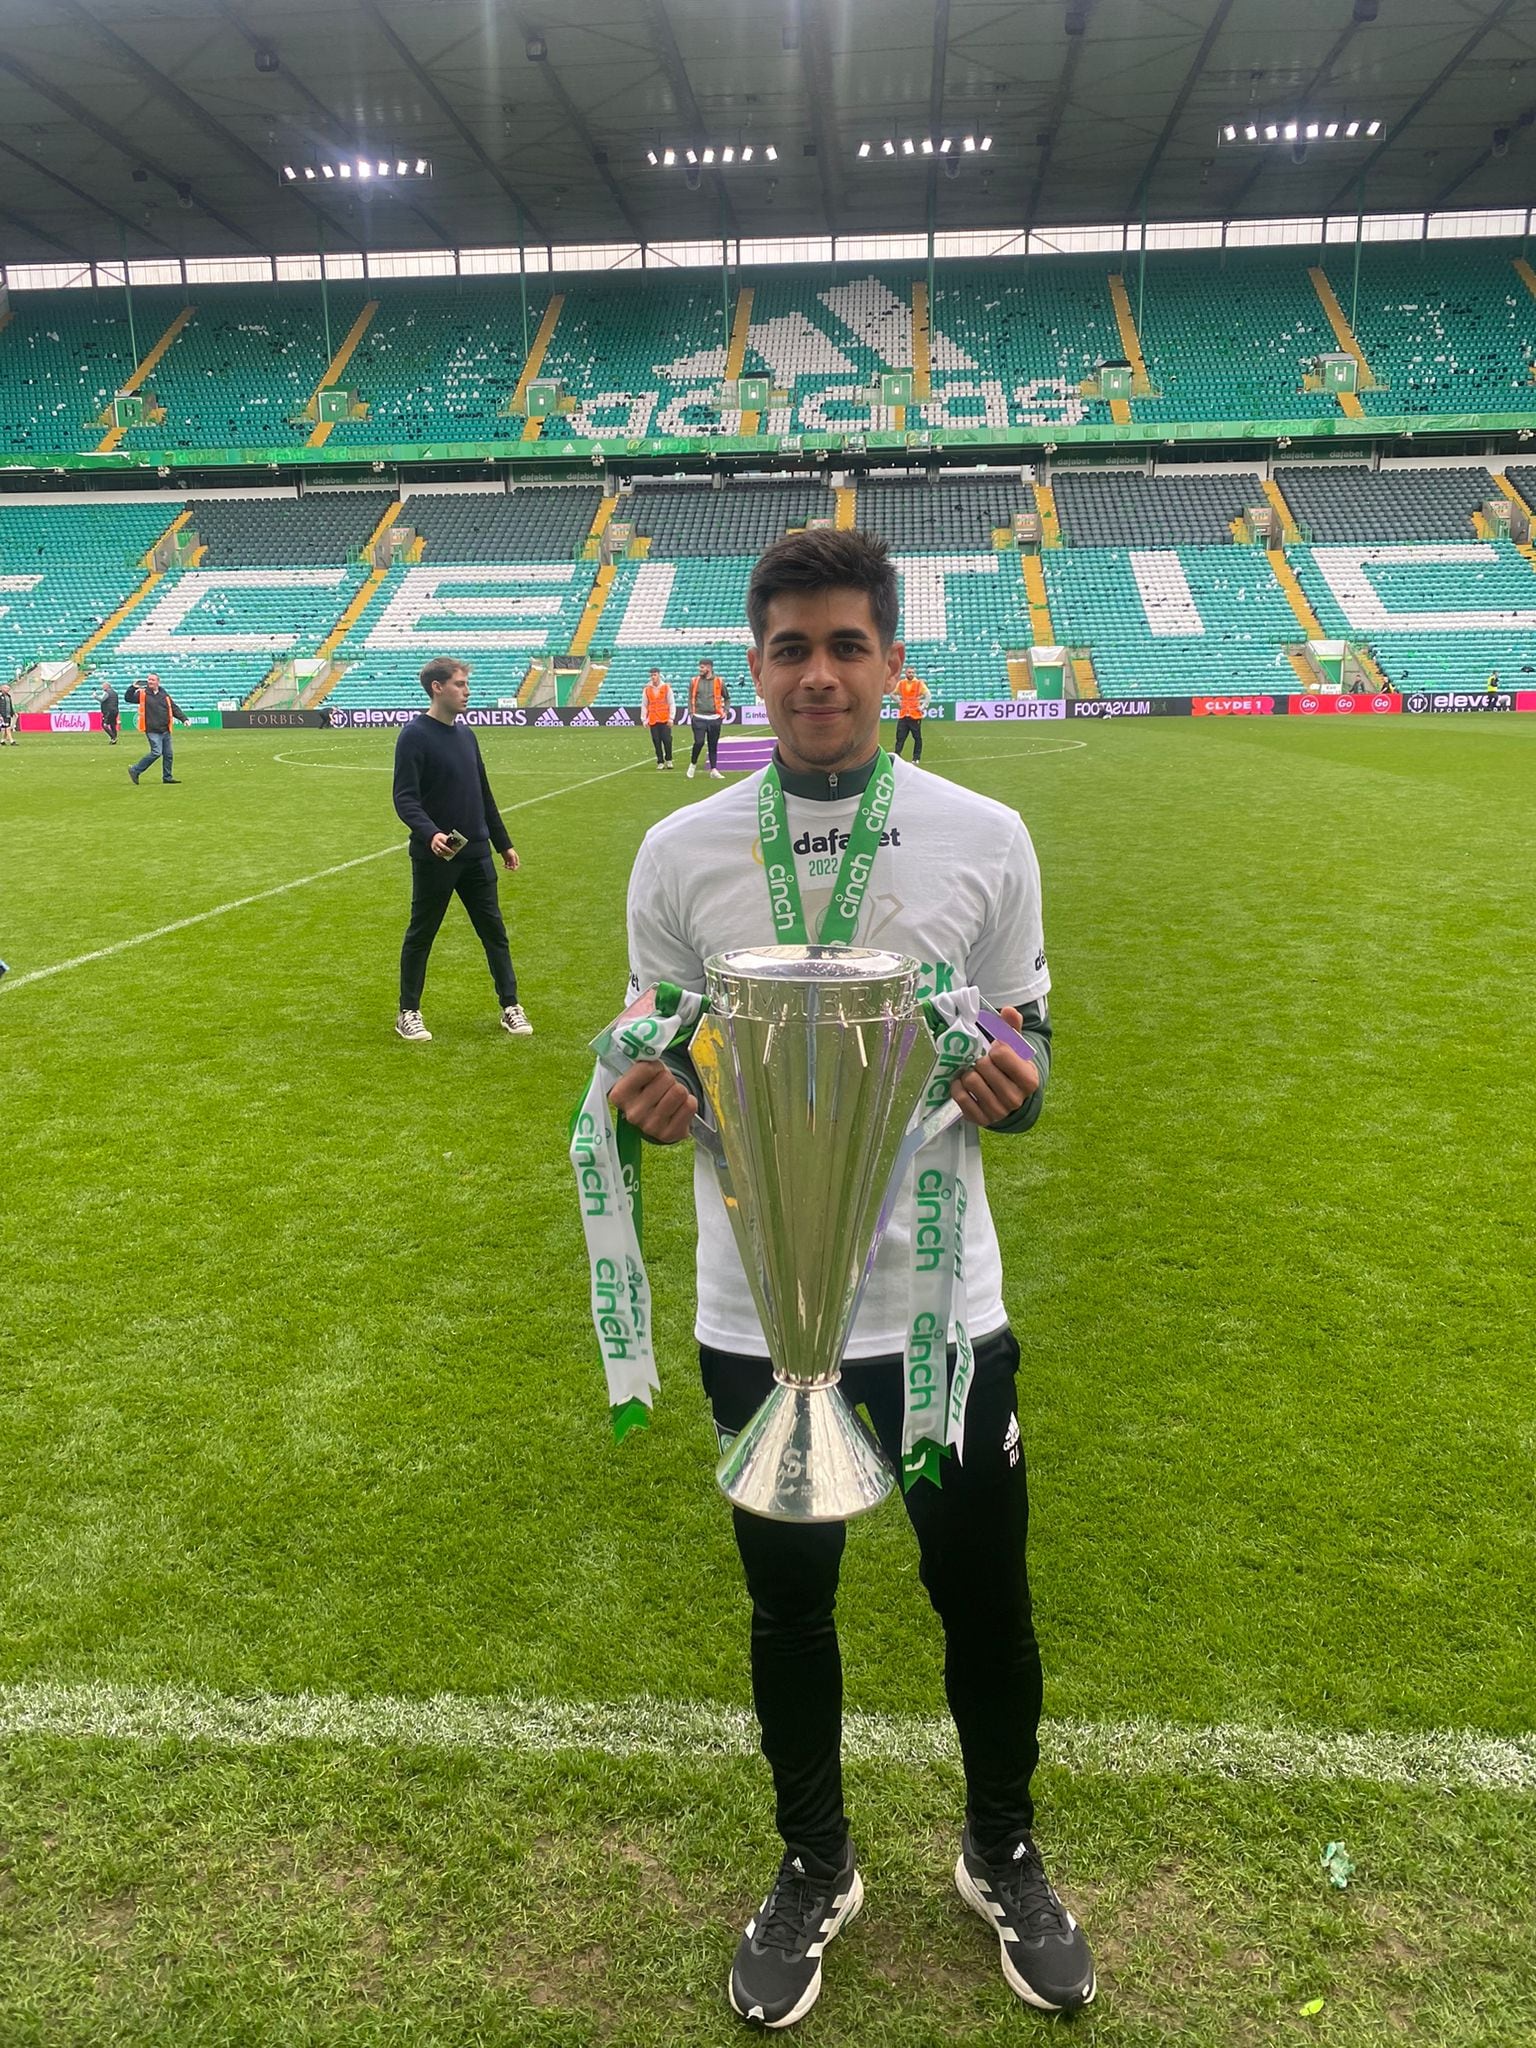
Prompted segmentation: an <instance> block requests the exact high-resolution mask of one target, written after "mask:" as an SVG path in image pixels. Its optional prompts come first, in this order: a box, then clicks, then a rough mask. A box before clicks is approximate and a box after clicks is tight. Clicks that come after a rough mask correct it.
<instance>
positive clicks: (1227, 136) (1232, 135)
mask: <svg viewBox="0 0 1536 2048" xmlns="http://www.w3.org/2000/svg"><path fill="white" fill-rule="evenodd" d="M1221 133H1222V139H1223V140H1224V141H1226V142H1236V140H1237V130H1236V129H1235V128H1233V127H1232V126H1230V124H1229V125H1228V126H1227V127H1225V128H1223V129H1222V131H1221Z"/></svg>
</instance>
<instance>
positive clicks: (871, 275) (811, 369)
mask: <svg viewBox="0 0 1536 2048" xmlns="http://www.w3.org/2000/svg"><path fill="white" fill-rule="evenodd" d="M911 367H912V276H911V273H909V272H906V271H884V270H882V271H879V272H868V273H865V274H864V275H863V276H859V277H850V276H849V275H848V273H847V271H846V270H844V271H841V272H839V271H835V270H832V269H831V268H830V267H829V268H827V269H821V268H818V267H816V266H814V265H806V266H799V267H796V268H794V269H789V270H773V271H768V272H765V273H764V274H763V276H762V277H761V278H759V279H757V280H755V281H754V282H753V297H752V322H751V326H750V329H749V330H748V334H747V347H746V355H745V358H744V361H743V364H742V374H743V375H745V376H751V375H754V374H755V375H758V376H768V377H770V378H771V379H772V380H773V383H774V384H775V386H777V387H780V388H782V389H784V390H786V391H788V393H789V394H790V398H789V405H788V406H787V407H785V408H780V409H779V410H778V411H776V412H774V413H773V414H772V415H771V416H770V419H769V427H770V430H771V431H773V432H775V433H791V432H794V433H800V432H804V433H822V432H837V431H838V430H840V429H841V430H843V431H855V432H857V431H861V430H868V429H874V430H876V431H883V430H886V429H889V428H891V427H893V426H894V425H895V414H894V411H893V409H892V408H891V407H888V406H884V405H881V404H880V403H879V402H878V395H877V396H876V398H875V399H873V400H872V398H871V387H872V386H877V385H878V380H879V375H880V372H881V370H883V369H910V368H911Z"/></svg>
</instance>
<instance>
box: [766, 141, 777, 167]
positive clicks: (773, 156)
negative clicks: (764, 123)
mask: <svg viewBox="0 0 1536 2048" xmlns="http://www.w3.org/2000/svg"><path fill="white" fill-rule="evenodd" d="M763 155H764V156H765V157H767V159H768V161H769V163H771V164H776V163H777V162H778V160H779V152H778V151H777V150H776V149H775V148H774V146H773V144H772V143H771V142H770V143H769V145H768V147H767V148H766V149H765V150H764V151H763Z"/></svg>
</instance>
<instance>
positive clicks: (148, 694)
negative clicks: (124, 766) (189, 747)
mask: <svg viewBox="0 0 1536 2048" xmlns="http://www.w3.org/2000/svg"><path fill="white" fill-rule="evenodd" d="M128 702H129V703H130V704H137V705H138V707H139V731H140V732H141V733H143V735H144V738H145V740H146V742H147V743H148V746H149V752H148V753H147V754H146V755H145V756H144V758H143V760H142V761H135V762H134V764H133V766H132V767H131V768H130V769H129V770H128V780H129V781H130V782H131V783H132V784H133V785H134V787H135V788H137V787H138V781H139V777H140V776H141V775H142V774H143V773H144V770H145V769H146V768H153V767H154V765H155V763H156V762H157V761H158V762H159V763H160V780H161V781H162V782H175V781H176V780H177V779H178V778H177V777H176V776H174V775H173V774H172V773H171V720H172V719H173V718H174V719H175V721H176V723H177V724H178V725H185V724H186V722H187V720H186V714H185V713H184V712H183V710H182V708H181V706H180V705H179V704H178V703H177V702H176V700H175V698H174V697H172V696H171V694H170V692H169V691H168V690H162V689H161V687H160V678H159V677H158V676H146V677H145V678H144V681H143V682H142V683H135V684H134V685H133V687H132V689H131V690H129V692H128Z"/></svg>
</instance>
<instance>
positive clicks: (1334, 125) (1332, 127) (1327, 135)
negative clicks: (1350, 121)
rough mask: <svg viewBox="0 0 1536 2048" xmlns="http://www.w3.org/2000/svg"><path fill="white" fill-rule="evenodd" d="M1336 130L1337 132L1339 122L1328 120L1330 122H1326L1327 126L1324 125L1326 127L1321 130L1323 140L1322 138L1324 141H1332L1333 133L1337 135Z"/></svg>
mask: <svg viewBox="0 0 1536 2048" xmlns="http://www.w3.org/2000/svg"><path fill="white" fill-rule="evenodd" d="M1338 132H1339V124H1338V122H1337V121H1330V122H1329V123H1328V126H1327V127H1326V128H1325V129H1324V130H1323V140H1324V141H1325V142H1332V140H1333V138H1334V137H1335V135H1337V134H1338Z"/></svg>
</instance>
